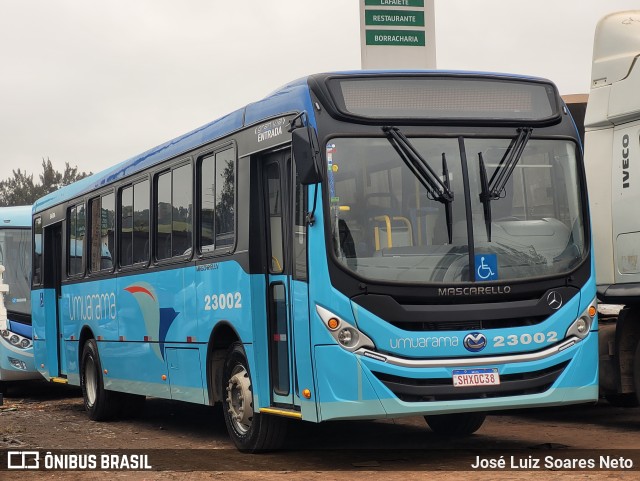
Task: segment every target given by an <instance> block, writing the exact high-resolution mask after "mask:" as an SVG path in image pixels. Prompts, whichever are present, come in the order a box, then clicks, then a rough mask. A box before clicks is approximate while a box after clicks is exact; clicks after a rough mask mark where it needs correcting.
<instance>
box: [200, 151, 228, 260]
mask: <svg viewBox="0 0 640 481" xmlns="http://www.w3.org/2000/svg"><path fill="white" fill-rule="evenodd" d="M235 158H236V151H235V148H233V147H231V148H228V149H224V150H221V151H219V152H216V153H215V154H213V155H210V156H208V157H204V158H203V159H202V160H201V161H200V166H199V169H198V175H199V185H200V192H199V199H198V203H199V209H200V223H199V224H200V225H199V232H198V243H199V247H200V252H203V253H204V252H213V251H214V250H215V249H223V250H227V249H230V248H232V247H233V245H234V242H235V230H236V217H235V205H236V173H235V171H236V168H235V166H236V160H235Z"/></svg>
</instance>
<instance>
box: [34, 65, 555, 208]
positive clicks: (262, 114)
mask: <svg viewBox="0 0 640 481" xmlns="http://www.w3.org/2000/svg"><path fill="white" fill-rule="evenodd" d="M399 74H404V75H410V74H439V75H461V76H464V75H483V76H485V75H486V76H488V77H491V76H499V77H501V78H511V79H514V80H530V81H546V80H545V79H540V78H536V77H527V76H521V75H512V74H501V73H488V72H467V71H440V70H438V71H436V70H432V71H425V70H381V71H365V70H354V71H343V72H329V73H324V74H316V75H311V76H306V77H302V78H300V79H297V80H294V81H292V82H289V83H288V84H286V85H284V86H282V87H280V88H279V89H277V90H275V91H274V92H272V93H271V94H269V95H267V96H266V97H265V98H263V99H262V100H259V101H257V102H254V103H251V104H248V105H247V106H245V107H242V108H240V109H238V110H236V111H235V112H232V113H230V114H227V115H225V116H224V117H221V118H219V119H217V120H214V121H213V122H210V123H208V124H206V125H203V126H202V127H199V128H197V129H195V130H193V131H191V132H188V133H186V134H184V135H182V136H180V137H177V138H175V139H173V140H170V141H168V142H165V143H164V144H161V145H158V146H157V147H154V148H152V149H150V150H148V151H146V152H144V153H142V154H140V155H137V156H135V157H131V158H130V159H128V160H125V161H123V162H121V163H119V164H117V165H114V166H113V167H110V168H108V169H106V170H103V171H101V172H98V173H96V174H93V175H91V176H89V177H86V178H84V179H82V180H79V181H78V182H75V183H73V184H71V185H68V186H65V187H63V188H61V189H58V190H57V191H55V192H52V193H50V194H48V195H46V196H44V197H42V198H40V199H38V200H37V201H36V202H35V204H34V205H33V212H34V213H37V212H41V211H43V210H46V209H49V208H51V207H53V206H55V205H58V204H60V203H61V202H64V201H66V200H69V199H73V198H74V197H78V196H81V195H84V194H86V193H88V192H91V191H93V190H96V189H100V188H101V187H105V186H107V185H109V184H111V183H113V182H115V181H117V180H119V179H121V178H123V177H127V176H129V175H131V174H134V173H136V172H139V171H142V170H144V169H146V168H148V167H152V166H154V165H156V164H159V163H161V162H163V161H165V160H169V159H171V158H173V157H176V156H179V155H181V154H184V153H186V152H188V151H190V150H193V149H196V148H198V147H200V146H202V145H205V144H207V143H209V142H213V141H215V140H217V139H220V138H223V137H225V136H226V135H229V134H231V133H232V132H235V131H237V130H240V129H242V128H244V127H247V126H250V125H252V124H255V123H257V122H260V121H261V120H263V119H268V118H270V117H273V116H276V115H281V114H285V113H293V112H300V111H306V112H307V114H308V115H309V117H310V121H311V122H312V124H313V123H315V117H314V109H313V107H312V102H311V95H310V92H309V86H308V82H309V79H310V78H313V77H315V78H319V79H324V78H326V77H330V76H340V75H345V76H348V75H399Z"/></svg>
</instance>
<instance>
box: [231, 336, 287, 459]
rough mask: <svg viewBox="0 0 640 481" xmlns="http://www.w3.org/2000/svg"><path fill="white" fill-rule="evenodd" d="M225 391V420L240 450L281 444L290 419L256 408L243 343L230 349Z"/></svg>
mask: <svg viewBox="0 0 640 481" xmlns="http://www.w3.org/2000/svg"><path fill="white" fill-rule="evenodd" d="M222 394H223V396H222V411H223V415H224V422H225V424H226V426H227V431H229V436H230V437H231V440H232V441H233V442H234V444H235V445H236V447H237V448H238V449H239V450H240V451H242V452H249V453H255V452H261V451H272V450H275V449H278V448H280V447H281V446H282V444H283V442H284V439H285V436H286V427H287V424H286V421H287V420H286V419H283V418H279V417H276V416H269V415H264V414H260V413H258V412H255V410H254V409H255V406H254V403H253V386H252V383H251V373H250V371H249V363H248V362H247V356H246V354H245V352H244V348H243V346H242V343H239V342H236V343H234V344H232V345H231V347H230V348H229V351H228V352H227V356H226V358H225V362H224V367H223V375H222Z"/></svg>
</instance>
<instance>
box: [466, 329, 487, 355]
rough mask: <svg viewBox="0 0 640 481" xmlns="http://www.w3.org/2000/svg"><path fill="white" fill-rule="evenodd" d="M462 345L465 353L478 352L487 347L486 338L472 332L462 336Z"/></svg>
mask: <svg viewBox="0 0 640 481" xmlns="http://www.w3.org/2000/svg"><path fill="white" fill-rule="evenodd" d="M462 344H463V345H464V347H465V348H466V349H467V351H471V352H479V351H482V350H483V349H484V348H485V347H487V337H486V336H485V335H484V334H482V333H480V332H472V333H470V334H467V335H466V336H464V340H463V341H462Z"/></svg>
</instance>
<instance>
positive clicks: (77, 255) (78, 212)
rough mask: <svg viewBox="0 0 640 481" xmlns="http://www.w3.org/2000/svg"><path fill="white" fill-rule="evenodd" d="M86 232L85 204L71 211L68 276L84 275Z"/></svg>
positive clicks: (76, 206) (74, 207)
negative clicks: (83, 262)
mask: <svg viewBox="0 0 640 481" xmlns="http://www.w3.org/2000/svg"><path fill="white" fill-rule="evenodd" d="M84 232H85V210H84V204H78V205H75V206H73V207H71V208H70V209H69V231H68V233H69V236H68V242H67V274H68V275H70V276H75V275H78V274H82V255H83V244H84Z"/></svg>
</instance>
